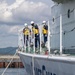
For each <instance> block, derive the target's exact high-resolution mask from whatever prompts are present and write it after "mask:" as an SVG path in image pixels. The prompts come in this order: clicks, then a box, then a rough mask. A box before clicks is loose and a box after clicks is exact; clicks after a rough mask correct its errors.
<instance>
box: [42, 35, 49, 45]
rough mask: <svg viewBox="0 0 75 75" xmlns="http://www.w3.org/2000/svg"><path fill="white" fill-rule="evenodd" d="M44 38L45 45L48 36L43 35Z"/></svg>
mask: <svg viewBox="0 0 75 75" xmlns="http://www.w3.org/2000/svg"><path fill="white" fill-rule="evenodd" d="M43 37H44V44H46V42H47V37H48V35H47V34H43Z"/></svg>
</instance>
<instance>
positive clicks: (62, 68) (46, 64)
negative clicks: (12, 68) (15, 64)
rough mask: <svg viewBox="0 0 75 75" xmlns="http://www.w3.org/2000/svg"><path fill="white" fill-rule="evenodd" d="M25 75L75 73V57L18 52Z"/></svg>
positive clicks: (72, 74) (69, 74) (73, 74)
mask: <svg viewBox="0 0 75 75" xmlns="http://www.w3.org/2000/svg"><path fill="white" fill-rule="evenodd" d="M18 54H19V56H20V58H21V60H22V62H23V64H24V66H25V69H26V72H27V75H75V58H74V57H65V56H64V57H62V56H48V55H33V54H27V53H26V54H25V53H18Z"/></svg>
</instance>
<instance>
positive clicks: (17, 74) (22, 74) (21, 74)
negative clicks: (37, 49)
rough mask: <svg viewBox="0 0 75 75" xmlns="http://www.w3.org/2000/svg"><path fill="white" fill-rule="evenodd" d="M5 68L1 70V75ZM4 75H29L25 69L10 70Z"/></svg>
mask: <svg viewBox="0 0 75 75" xmlns="http://www.w3.org/2000/svg"><path fill="white" fill-rule="evenodd" d="M4 69H5V68H0V75H1V74H2V72H3V71H4ZM4 75H27V74H26V71H25V69H24V68H8V69H7V70H6V72H5V73H4Z"/></svg>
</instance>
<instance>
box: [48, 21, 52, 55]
mask: <svg viewBox="0 0 75 75" xmlns="http://www.w3.org/2000/svg"><path fill="white" fill-rule="evenodd" d="M50 46H51V45H50V24H49V21H48V49H49V54H50Z"/></svg>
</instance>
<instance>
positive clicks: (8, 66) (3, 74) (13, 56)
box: [1, 52, 17, 75]
mask: <svg viewBox="0 0 75 75" xmlns="http://www.w3.org/2000/svg"><path fill="white" fill-rule="evenodd" d="M16 53H17V52H15V54H14V55H13V56H12V58H11V60H10V62H9V64H8V65H7V67H6V68H5V69H4V71H3V72H2V74H1V75H4V73H5V72H6V70H7V69H8V67H9V65H10V64H11V62H12V60H13V58H14V56H15V55H16Z"/></svg>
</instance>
